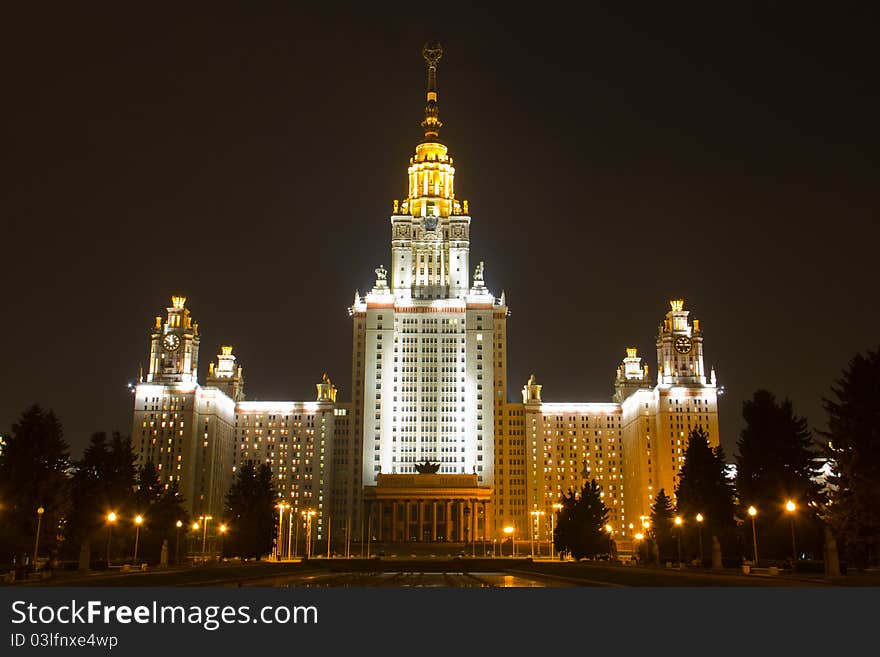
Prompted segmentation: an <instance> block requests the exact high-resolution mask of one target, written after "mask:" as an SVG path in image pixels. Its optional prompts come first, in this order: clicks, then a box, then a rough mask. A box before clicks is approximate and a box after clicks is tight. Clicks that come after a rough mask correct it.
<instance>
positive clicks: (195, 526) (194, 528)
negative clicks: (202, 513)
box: [192, 522, 199, 531]
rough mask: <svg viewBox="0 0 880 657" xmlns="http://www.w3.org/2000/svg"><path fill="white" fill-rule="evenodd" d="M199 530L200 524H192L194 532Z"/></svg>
mask: <svg viewBox="0 0 880 657" xmlns="http://www.w3.org/2000/svg"><path fill="white" fill-rule="evenodd" d="M198 528H199V523H197V522H194V523H193V524H192V529H193V531H196V530H198Z"/></svg>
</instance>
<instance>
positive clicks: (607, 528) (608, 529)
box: [605, 524, 614, 534]
mask: <svg viewBox="0 0 880 657" xmlns="http://www.w3.org/2000/svg"><path fill="white" fill-rule="evenodd" d="M605 531H606V532H608V533H609V534H610V533H611V532H612V531H614V528H613V527H612V526H611V525H610V524H609V525H605Z"/></svg>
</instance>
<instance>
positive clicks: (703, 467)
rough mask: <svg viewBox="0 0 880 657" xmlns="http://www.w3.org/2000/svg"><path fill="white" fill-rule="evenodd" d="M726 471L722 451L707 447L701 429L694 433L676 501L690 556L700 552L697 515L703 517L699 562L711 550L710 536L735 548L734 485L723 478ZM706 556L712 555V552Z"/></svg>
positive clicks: (686, 452) (694, 430) (720, 448)
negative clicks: (701, 549) (702, 544)
mask: <svg viewBox="0 0 880 657" xmlns="http://www.w3.org/2000/svg"><path fill="white" fill-rule="evenodd" d="M725 467H726V464H725V458H724V449H723V448H722V447H720V446H719V447H715V448H712V447H710V446H709V435H708V434H707V433H706V432H705V431H703V429H700V428H697V429H693V430H692V431H691V433H690V435H689V436H688V444H687V449H685V454H684V465H683V466H682V468H681V473H680V475H679V480H678V485H677V486H676V489H675V501H676V505H677V512H678V514H679V515H680V516H681V517H682V519H683V520H684V522H685V529H684V530H683V537H684V538H685V544H686V549H687V550H688V552H689V553H691V554H697V553H698V552H699V534H698V532H699V531H700V528H699V527H698V526H697V521H696V516H697V514H698V513H699V514H702V516H703V522H702V533H703V539H704V546H703V555H700V558H701V559H702V558H703V557H704V556H705V555H706V553H707V551H706V548H707V547H708V549H709V550H711V547H712V536H717V537H718V540H719V541H720V542H722V544H723V545H726V546H727V547H728V549H729V548H731V547H733V546H734V545H735V544H736V542H735V531H734V530H735V528H736V519H735V517H734V510H735V505H734V489H733V482H731V481H730V480H729V479H728V478H727V477H726V476H725ZM725 551H726V550H725ZM708 554H710V555H711V551H710V552H708Z"/></svg>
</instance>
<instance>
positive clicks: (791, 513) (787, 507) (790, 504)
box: [785, 500, 798, 569]
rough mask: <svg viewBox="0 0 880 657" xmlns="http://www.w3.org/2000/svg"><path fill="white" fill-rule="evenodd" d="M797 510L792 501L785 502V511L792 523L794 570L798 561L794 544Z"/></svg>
mask: <svg viewBox="0 0 880 657" xmlns="http://www.w3.org/2000/svg"><path fill="white" fill-rule="evenodd" d="M796 510H797V505H796V504H795V503H794V502H792V501H791V500H787V501H786V502H785V511H786V513H788V519H789V520H790V521H791V554H792V557H791V558H792V562H791V563H792V569H794V563H795V562H796V561H797V560H798V553H797V546H796V545H795V542H794V512H795V511H796Z"/></svg>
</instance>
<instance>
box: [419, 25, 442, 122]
mask: <svg viewBox="0 0 880 657" xmlns="http://www.w3.org/2000/svg"><path fill="white" fill-rule="evenodd" d="M422 57H424V58H425V62H427V64H428V94H427V102H426V103H425V120H424V121H422V128H423V129H424V130H425V139H436V138H437V137H439V136H440V128H441V127H443V123H442V122H441V121H440V111H439V109H438V107H437V62H439V61H440V58H441V57H443V46H441V45H440V44H439V43H437V42H436V41H429V42H428V43H426V44H425V45H424V46H423V47H422Z"/></svg>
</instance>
